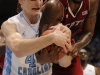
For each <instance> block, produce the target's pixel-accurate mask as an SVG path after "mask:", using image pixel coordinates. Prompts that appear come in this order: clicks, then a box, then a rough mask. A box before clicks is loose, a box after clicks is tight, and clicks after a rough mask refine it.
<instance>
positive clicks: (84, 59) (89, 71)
mask: <svg viewBox="0 0 100 75" xmlns="http://www.w3.org/2000/svg"><path fill="white" fill-rule="evenodd" d="M79 54H80V59H81V65H82V68H83V73H84V75H100V72H99V70H98V69H97V68H96V67H95V66H93V65H91V64H88V56H89V53H88V51H87V50H85V49H81V50H80V51H79Z"/></svg>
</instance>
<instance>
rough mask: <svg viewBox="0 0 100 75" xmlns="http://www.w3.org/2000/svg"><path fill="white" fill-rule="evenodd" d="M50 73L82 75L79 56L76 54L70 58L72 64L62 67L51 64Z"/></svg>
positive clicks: (55, 74)
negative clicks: (51, 70)
mask: <svg viewBox="0 0 100 75" xmlns="http://www.w3.org/2000/svg"><path fill="white" fill-rule="evenodd" d="M52 75H83V69H82V66H81V62H80V57H79V56H77V57H75V58H74V59H73V60H72V64H71V65H70V66H69V67H67V68H63V67H61V66H59V65H58V64H53V74H52Z"/></svg>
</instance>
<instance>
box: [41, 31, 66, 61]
mask: <svg viewBox="0 0 100 75" xmlns="http://www.w3.org/2000/svg"><path fill="white" fill-rule="evenodd" d="M51 32H52V30H46V31H45V32H43V33H42V36H44V35H47V34H49V33H51ZM55 47H57V52H58V53H59V52H60V53H59V56H58V60H59V59H61V58H62V57H63V56H65V53H64V52H63V48H62V47H59V46H57V45H55V44H52V45H50V46H48V47H46V49H47V50H48V52H50V51H51V50H54V48H55Z"/></svg>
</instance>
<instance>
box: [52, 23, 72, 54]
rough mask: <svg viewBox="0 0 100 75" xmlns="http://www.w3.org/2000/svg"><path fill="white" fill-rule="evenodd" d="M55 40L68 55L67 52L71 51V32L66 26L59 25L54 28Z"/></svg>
mask: <svg viewBox="0 0 100 75" xmlns="http://www.w3.org/2000/svg"><path fill="white" fill-rule="evenodd" d="M51 28H53V30H54V33H55V39H54V43H55V44H56V45H57V46H61V47H62V48H63V49H64V52H65V53H67V50H70V49H71V31H70V29H69V28H67V27H66V26H63V25H62V24H59V25H57V26H52V27H51ZM66 48H67V49H66Z"/></svg>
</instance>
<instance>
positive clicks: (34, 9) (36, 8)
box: [32, 8, 40, 10]
mask: <svg viewBox="0 0 100 75" xmlns="http://www.w3.org/2000/svg"><path fill="white" fill-rule="evenodd" d="M32 10H40V8H32Z"/></svg>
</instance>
